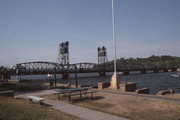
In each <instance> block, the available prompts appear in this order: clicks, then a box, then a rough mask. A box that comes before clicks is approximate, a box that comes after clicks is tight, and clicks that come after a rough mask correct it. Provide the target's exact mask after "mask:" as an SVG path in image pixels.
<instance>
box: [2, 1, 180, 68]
mask: <svg viewBox="0 0 180 120" xmlns="http://www.w3.org/2000/svg"><path fill="white" fill-rule="evenodd" d="M114 1H115V21H116V22H115V26H116V31H115V32H116V33H115V34H116V41H117V58H121V57H125V58H129V57H148V56H151V55H173V56H180V0H114ZM64 41H69V42H70V63H77V62H97V47H102V46H105V47H106V48H107V52H108V53H107V54H108V59H109V60H112V59H113V48H112V46H113V45H112V19H111V0H0V66H1V65H5V66H12V65H14V64H16V63H17V62H29V61H51V62H56V60H57V56H58V46H59V44H60V43H61V42H64Z"/></svg>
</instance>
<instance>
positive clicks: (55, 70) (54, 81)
mask: <svg viewBox="0 0 180 120" xmlns="http://www.w3.org/2000/svg"><path fill="white" fill-rule="evenodd" d="M54 70H55V74H54V80H55V81H54V82H55V87H56V82H57V81H56V68H54Z"/></svg>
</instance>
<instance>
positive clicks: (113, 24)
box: [112, 0, 117, 75]
mask: <svg viewBox="0 0 180 120" xmlns="http://www.w3.org/2000/svg"><path fill="white" fill-rule="evenodd" d="M112 32H113V33H112V34H113V46H114V75H116V74H117V70H116V40H115V15H114V0H112Z"/></svg>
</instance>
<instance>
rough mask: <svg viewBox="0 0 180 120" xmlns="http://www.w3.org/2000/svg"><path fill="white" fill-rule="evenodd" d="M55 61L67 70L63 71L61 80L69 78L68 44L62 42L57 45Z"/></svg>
mask: <svg viewBox="0 0 180 120" xmlns="http://www.w3.org/2000/svg"><path fill="white" fill-rule="evenodd" d="M57 61H58V62H59V63H60V64H61V65H62V67H64V68H67V71H65V72H64V73H63V74H62V79H68V78H69V42H68V41H66V42H62V43H61V44H60V45H59V53H58V59H57Z"/></svg>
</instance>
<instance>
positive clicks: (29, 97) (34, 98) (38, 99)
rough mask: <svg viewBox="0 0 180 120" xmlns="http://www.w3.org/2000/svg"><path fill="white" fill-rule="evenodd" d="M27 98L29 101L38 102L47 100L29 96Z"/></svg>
mask: <svg viewBox="0 0 180 120" xmlns="http://www.w3.org/2000/svg"><path fill="white" fill-rule="evenodd" d="M27 97H28V99H32V100H37V101H43V100H45V98H41V97H36V96H27Z"/></svg>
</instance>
